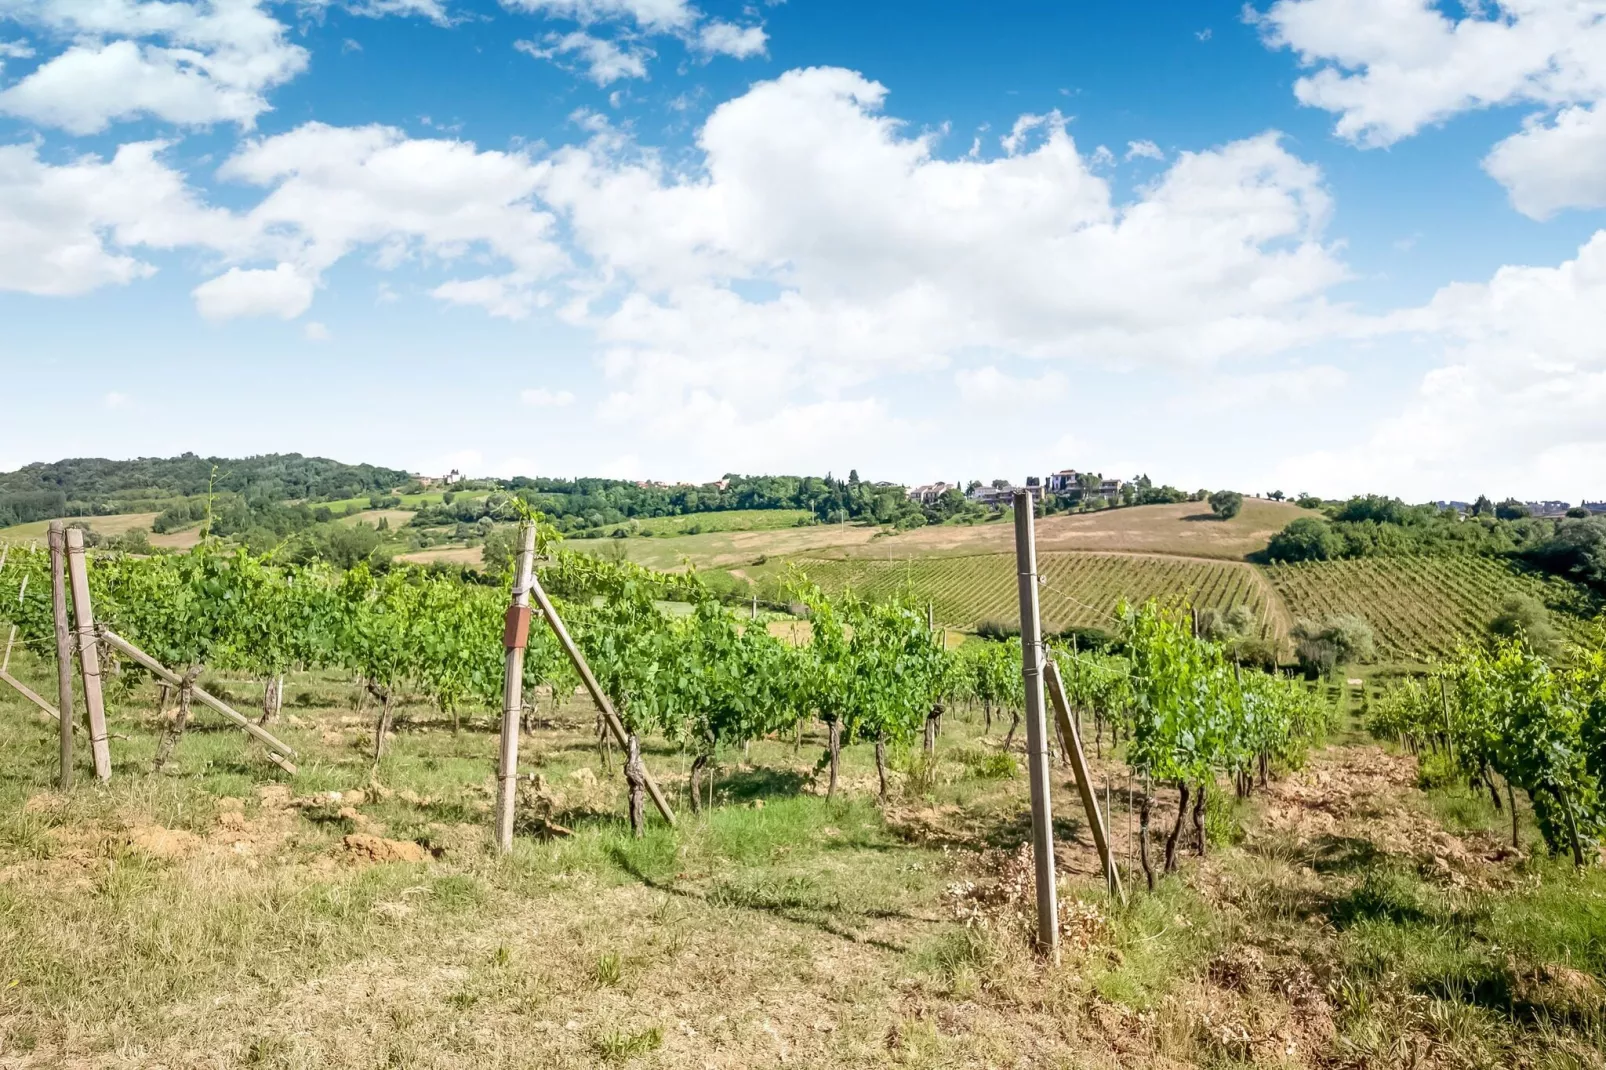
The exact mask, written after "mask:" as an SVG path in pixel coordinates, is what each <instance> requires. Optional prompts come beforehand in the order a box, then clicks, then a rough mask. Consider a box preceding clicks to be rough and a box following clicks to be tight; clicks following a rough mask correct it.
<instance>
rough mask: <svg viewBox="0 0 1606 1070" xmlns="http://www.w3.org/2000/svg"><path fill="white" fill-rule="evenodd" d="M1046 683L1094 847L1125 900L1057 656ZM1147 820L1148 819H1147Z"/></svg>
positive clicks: (1046, 669)
mask: <svg viewBox="0 0 1606 1070" xmlns="http://www.w3.org/2000/svg"><path fill="white" fill-rule="evenodd" d="M1043 678H1044V682H1045V683H1047V685H1048V697H1049V699H1050V700H1051V701H1052V702H1053V704H1054V716H1055V717H1056V718H1057V719H1058V721H1059V726H1060V731H1061V732H1062V733H1064V735H1065V739H1066V744H1067V746H1066V748H1065V749H1066V750H1067V751H1069V752H1070V756H1071V768H1072V770H1073V771H1074V772H1075V773H1076V794H1077V795H1079V796H1081V799H1082V809H1083V810H1084V811H1085V812H1086V813H1087V825H1088V828H1090V829H1092V830H1093V846H1094V847H1096V848H1098V852H1099V863H1100V864H1101V865H1102V866H1103V867H1104V883H1105V885H1106V886H1107V887H1108V888H1109V889H1110V891H1111V893H1112V894H1114V895H1116V896H1119V897H1120V899H1121V901H1122V902H1125V901H1126V893H1125V892H1124V891H1122V889H1121V874H1120V871H1119V870H1117V869H1116V866H1115V858H1114V857H1113V856H1112V855H1111V853H1110V838H1109V837H1108V836H1106V835H1105V828H1106V827H1107V826H1106V824H1105V818H1104V816H1103V815H1102V814H1100V813H1099V800H1098V796H1097V795H1096V794H1095V793H1094V791H1093V777H1092V774H1091V773H1090V772H1088V768H1087V755H1086V753H1084V752H1083V750H1082V733H1081V731H1080V730H1078V729H1077V727H1076V722H1075V721H1073V720H1072V719H1071V710H1070V703H1069V702H1067V701H1066V699H1065V682H1064V681H1063V680H1061V679H1060V667H1059V665H1058V664H1056V663H1055V661H1054V659H1053V658H1049V659H1048V663H1047V664H1046V665H1044V667H1043ZM1145 820H1147V819H1145ZM1145 828H1147V825H1145Z"/></svg>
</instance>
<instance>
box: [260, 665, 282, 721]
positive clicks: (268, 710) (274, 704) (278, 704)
mask: <svg viewBox="0 0 1606 1070" xmlns="http://www.w3.org/2000/svg"><path fill="white" fill-rule="evenodd" d="M283 709H284V677H283V676H270V677H268V678H267V680H266V681H264V682H263V684H262V716H261V717H260V718H258V719H257V724H258V725H260V726H263V727H266V726H267V725H268V724H270V723H271V722H272V721H273V719H274V718H275V717H277V716H279V712H280V711H281V710H283Z"/></svg>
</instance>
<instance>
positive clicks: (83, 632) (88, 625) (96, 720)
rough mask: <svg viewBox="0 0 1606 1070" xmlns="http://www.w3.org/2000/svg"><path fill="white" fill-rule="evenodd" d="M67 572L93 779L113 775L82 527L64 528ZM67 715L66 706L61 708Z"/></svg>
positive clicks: (102, 778) (63, 714) (102, 779)
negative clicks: (86, 716) (87, 717)
mask: <svg viewBox="0 0 1606 1070" xmlns="http://www.w3.org/2000/svg"><path fill="white" fill-rule="evenodd" d="M67 573H68V577H69V579H70V585H71V588H72V614H73V624H74V626H75V628H76V630H77V633H78V671H79V675H80V676H81V677H82V678H83V681H84V708H85V710H86V711H87V713H88V716H89V753H90V756H91V757H92V758H93V759H94V763H95V779H96V780H98V781H100V782H101V783H102V784H104V783H106V782H107V781H109V780H111V778H112V755H111V749H110V748H109V747H108V746H107V744H106V702H105V699H104V698H103V697H102V695H101V690H100V644H99V643H98V642H97V641H96V638H95V610H94V607H92V606H91V605H90V603H89V569H88V566H87V565H86V564H85V562H84V532H83V529H82V528H68V529H67ZM61 713H62V716H63V717H66V716H67V714H68V711H67V710H62V711H61Z"/></svg>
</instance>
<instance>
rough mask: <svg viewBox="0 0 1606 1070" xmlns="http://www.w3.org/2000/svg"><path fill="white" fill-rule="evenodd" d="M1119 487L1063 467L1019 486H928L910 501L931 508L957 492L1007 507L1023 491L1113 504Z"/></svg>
mask: <svg viewBox="0 0 1606 1070" xmlns="http://www.w3.org/2000/svg"><path fill="white" fill-rule="evenodd" d="M1122 486H1124V484H1123V483H1122V481H1121V480H1119V479H1105V478H1103V477H1102V476H1093V475H1091V474H1090V473H1083V472H1078V471H1077V470H1076V469H1074V468H1062V469H1060V470H1059V471H1058V472H1054V473H1051V474H1049V475H1046V476H1027V477H1026V482H1025V483H1024V484H1023V485H1019V486H1017V485H1015V484H1013V483H1011V482H1010V481H1009V480H1007V479H995V480H993V481H992V482H991V483H983V482H981V481H980V480H972V481H971V483H970V484H969V486H968V487H966V486H962V485H961V484H958V483H943V482H937V483H927V484H925V485H924V486H919V487H910V488H909V498H910V500H912V501H916V502H919V503H920V504H921V505H932V504H935V503H936V502H937V501H938V500H939V499H940V498H942V496H943V495H945V494H947V493H948V492H949V491H958V492H960V493H961V494H963V495H964V496H965V497H966V498H967V499H968V500H970V501H973V502H976V503H977V504H980V505H1008V504H1009V503H1010V502H1011V501H1013V500H1014V498H1015V494H1016V493H1017V492H1019V491H1025V492H1026V493H1028V494H1030V495H1031V496H1032V497H1034V498H1036V499H1038V500H1039V501H1041V500H1045V499H1047V498H1050V497H1053V498H1058V499H1060V500H1061V501H1063V502H1066V503H1068V504H1075V503H1077V502H1080V501H1082V500H1083V499H1084V498H1093V497H1100V498H1103V499H1104V500H1106V501H1109V502H1115V501H1119V500H1120V497H1121V488H1122Z"/></svg>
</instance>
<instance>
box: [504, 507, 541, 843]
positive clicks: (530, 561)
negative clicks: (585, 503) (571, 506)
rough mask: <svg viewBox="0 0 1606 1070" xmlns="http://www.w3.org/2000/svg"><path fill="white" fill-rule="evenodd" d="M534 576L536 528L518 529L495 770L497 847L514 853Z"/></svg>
mask: <svg viewBox="0 0 1606 1070" xmlns="http://www.w3.org/2000/svg"><path fill="white" fill-rule="evenodd" d="M534 575H535V525H534V524H531V523H525V524H524V525H523V527H521V528H520V529H519V565H518V569H517V571H516V572H515V573H514V577H513V604H512V605H510V606H508V609H507V620H506V623H505V624H504V626H503V629H502V645H503V646H504V647H506V648H507V664H506V666H505V667H504V669H503V674H502V751H501V757H500V760H499V761H498V762H497V767H496V846H497V849H498V850H500V851H502V852H503V853H504V854H505V853H507V852H508V851H511V850H513V808H514V803H515V801H516V800H517V796H518V782H519V719H520V717H521V716H522V715H523V713H524V648H525V647H526V646H527V645H528V644H529V641H530V586H531V584H532V581H533V578H534Z"/></svg>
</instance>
